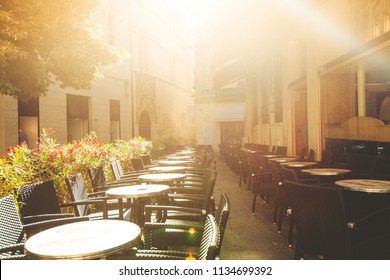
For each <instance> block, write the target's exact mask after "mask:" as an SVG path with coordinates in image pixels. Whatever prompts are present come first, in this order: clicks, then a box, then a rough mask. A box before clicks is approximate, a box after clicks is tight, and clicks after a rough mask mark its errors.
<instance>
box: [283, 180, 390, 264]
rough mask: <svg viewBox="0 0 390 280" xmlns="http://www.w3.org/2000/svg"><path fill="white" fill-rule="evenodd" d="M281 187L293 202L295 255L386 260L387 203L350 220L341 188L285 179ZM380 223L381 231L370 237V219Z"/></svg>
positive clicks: (388, 250)
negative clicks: (295, 234)
mask: <svg viewBox="0 0 390 280" xmlns="http://www.w3.org/2000/svg"><path fill="white" fill-rule="evenodd" d="M283 188H284V191H285V193H286V195H288V197H289V198H290V201H291V204H292V209H293V212H292V215H293V217H294V221H295V226H296V229H297V244H296V250H295V258H296V259H300V258H304V257H305V256H312V257H320V258H325V259H382V258H384V259H386V258H388V257H389V255H390V246H389V240H388V237H389V226H390V223H389V215H390V206H387V207H385V208H383V209H380V210H378V211H376V212H375V213H369V214H367V215H366V216H365V217H363V218H360V219H359V221H350V220H349V219H348V218H347V216H346V209H345V206H344V200H343V195H342V190H341V189H339V188H332V187H323V186H314V185H308V184H301V183H297V182H292V181H285V182H284V183H283ZM378 217H382V219H380V220H378V221H379V222H380V223H383V226H381V227H379V228H383V229H384V230H383V232H376V233H375V236H371V235H370V234H368V232H370V231H371V229H370V227H371V226H372V224H370V222H372V221H373V220H375V219H377V218H378Z"/></svg>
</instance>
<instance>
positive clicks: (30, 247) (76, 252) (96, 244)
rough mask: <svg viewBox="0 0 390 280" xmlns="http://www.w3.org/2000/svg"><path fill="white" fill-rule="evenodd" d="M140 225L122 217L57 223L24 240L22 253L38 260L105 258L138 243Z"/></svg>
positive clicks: (139, 239)
mask: <svg viewBox="0 0 390 280" xmlns="http://www.w3.org/2000/svg"><path fill="white" fill-rule="evenodd" d="M140 241H141V228H140V227H139V226H138V225H137V224H135V223H131V222H128V221H123V220H108V219H103V220H94V221H82V222H75V223H69V224H64V225H60V226H57V227H53V228H50V229H47V230H44V231H41V232H39V233H37V234H35V235H33V236H32V237H30V238H29V239H27V241H26V243H25V246H24V248H25V251H26V255H27V257H28V258H30V259H39V260H65V259H73V260H84V259H85V260H91V259H105V258H106V257H107V256H109V255H111V254H115V253H119V252H120V251H122V250H124V249H128V248H131V247H134V246H138V244H139V243H140Z"/></svg>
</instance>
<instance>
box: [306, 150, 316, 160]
mask: <svg viewBox="0 0 390 280" xmlns="http://www.w3.org/2000/svg"><path fill="white" fill-rule="evenodd" d="M314 158H315V152H314V150H313V149H310V150H309V154H308V155H307V160H308V161H314Z"/></svg>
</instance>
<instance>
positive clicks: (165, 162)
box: [157, 160, 191, 165]
mask: <svg viewBox="0 0 390 280" xmlns="http://www.w3.org/2000/svg"><path fill="white" fill-rule="evenodd" d="M157 163H158V165H187V164H189V163H191V162H189V161H187V160H159V161H158V162H157Z"/></svg>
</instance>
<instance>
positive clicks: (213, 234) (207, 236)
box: [197, 214, 219, 260]
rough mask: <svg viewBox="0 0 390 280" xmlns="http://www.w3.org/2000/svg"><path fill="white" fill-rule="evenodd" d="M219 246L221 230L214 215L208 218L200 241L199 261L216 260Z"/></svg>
mask: <svg viewBox="0 0 390 280" xmlns="http://www.w3.org/2000/svg"><path fill="white" fill-rule="evenodd" d="M218 246H219V228H218V225H217V223H216V221H215V218H214V216H213V215H211V214H209V215H207V216H206V221H205V223H204V229H203V234H202V238H201V240H200V245H199V251H198V256H197V259H198V260H215V258H216V257H217V248H218Z"/></svg>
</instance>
